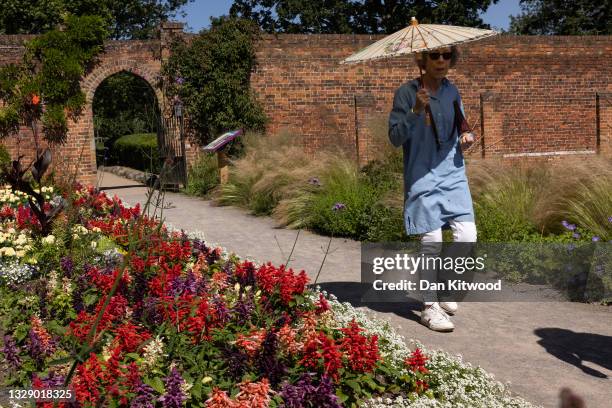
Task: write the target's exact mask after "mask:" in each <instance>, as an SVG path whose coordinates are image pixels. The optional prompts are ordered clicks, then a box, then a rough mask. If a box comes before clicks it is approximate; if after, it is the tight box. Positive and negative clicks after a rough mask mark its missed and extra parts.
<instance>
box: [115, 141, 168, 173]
mask: <svg viewBox="0 0 612 408" xmlns="http://www.w3.org/2000/svg"><path fill="white" fill-rule="evenodd" d="M112 159H113V162H115V163H116V164H119V165H121V166H126V167H131V168H133V169H138V170H143V171H150V172H152V173H159V171H160V168H161V163H160V158H159V148H158V147H157V135H156V134H155V133H138V134H135V135H126V136H122V137H120V138H119V139H117V140H116V141H115V143H114V144H113V150H112Z"/></svg>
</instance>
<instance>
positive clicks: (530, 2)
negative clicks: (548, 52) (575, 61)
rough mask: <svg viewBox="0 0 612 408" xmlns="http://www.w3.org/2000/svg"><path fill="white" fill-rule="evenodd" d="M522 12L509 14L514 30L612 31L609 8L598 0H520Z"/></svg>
mask: <svg viewBox="0 0 612 408" xmlns="http://www.w3.org/2000/svg"><path fill="white" fill-rule="evenodd" d="M521 9H522V13H521V14H520V15H518V16H511V17H510V32H511V33H513V34H539V35H546V34H550V35H588V34H590V35H601V34H608V35H609V34H612V16H611V15H610V13H611V10H612V8H610V3H609V2H605V1H600V0H573V1H567V0H521Z"/></svg>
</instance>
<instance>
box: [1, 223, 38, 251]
mask: <svg viewBox="0 0 612 408" xmlns="http://www.w3.org/2000/svg"><path fill="white" fill-rule="evenodd" d="M31 249H32V238H31V237H30V235H29V233H28V232H26V231H16V230H15V228H13V227H10V228H7V229H6V230H4V229H0V256H2V257H15V258H23V257H24V256H25V255H26V253H27V252H28V251H30V250H31Z"/></svg>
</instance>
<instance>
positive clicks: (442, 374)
mask: <svg viewBox="0 0 612 408" xmlns="http://www.w3.org/2000/svg"><path fill="white" fill-rule="evenodd" d="M323 294H325V292H323ZM317 298H318V294H317ZM329 298H330V300H329V303H330V306H331V308H332V310H333V311H334V315H335V319H336V322H337V323H338V324H339V325H342V326H345V325H346V324H348V322H350V321H351V320H353V319H355V321H356V322H358V323H359V325H360V326H361V327H363V328H364V329H365V330H366V331H367V333H368V334H369V335H372V334H376V335H378V339H379V340H378V345H379V351H380V353H381V356H383V357H384V358H385V359H386V360H387V361H390V362H391V364H392V365H393V367H394V368H395V370H397V371H396V374H397V375H398V376H401V375H403V374H406V373H407V369H406V368H405V366H404V360H405V359H406V357H408V356H409V355H410V354H411V352H412V350H411V349H410V348H409V347H408V345H407V344H406V342H405V340H404V337H403V336H401V335H399V334H398V333H397V332H396V331H395V330H394V329H393V328H392V327H391V325H390V324H389V322H387V321H384V320H382V319H380V318H377V317H369V316H368V314H367V313H366V312H364V311H362V310H358V309H355V308H354V307H353V306H352V305H351V304H350V303H348V302H344V303H340V302H338V301H337V300H336V298H335V296H333V295H330V296H329ZM409 342H410V343H411V344H412V346H413V347H412V349H415V348H416V347H418V348H420V349H422V350H423V352H424V353H425V354H426V355H427V356H428V358H429V361H428V363H427V368H429V370H430V372H431V376H432V382H434V383H436V384H440V386H438V387H437V388H436V391H437V392H440V393H441V394H442V398H441V399H439V400H438V399H430V398H428V397H427V396H424V395H421V396H419V397H416V396H414V398H405V397H402V396H397V397H395V398H373V399H371V400H369V401H367V403H366V404H365V407H368V408H386V407H395V408H404V407H411V408H414V407H416V408H429V407H439V408H472V407H483V408H485V407H486V408H533V407H534V405H532V404H531V403H529V402H527V401H525V400H523V399H522V398H519V397H512V396H510V394H509V390H508V387H507V386H505V385H503V384H502V383H500V382H499V381H496V380H495V378H494V377H493V376H492V375H491V374H489V373H487V372H486V371H485V370H483V369H482V368H481V367H474V366H472V365H471V364H469V363H464V362H463V361H462V360H461V357H459V356H457V357H455V356H451V355H449V354H448V353H446V352H444V351H441V350H435V351H429V350H427V348H426V347H424V346H423V344H421V343H420V342H418V341H416V340H413V339H410V340H409ZM395 370H394V371H395Z"/></svg>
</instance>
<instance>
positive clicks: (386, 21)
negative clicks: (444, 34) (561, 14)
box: [230, 0, 497, 34]
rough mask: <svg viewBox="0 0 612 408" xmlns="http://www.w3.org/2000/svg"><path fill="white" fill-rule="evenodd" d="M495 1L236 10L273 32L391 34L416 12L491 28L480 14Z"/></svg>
mask: <svg viewBox="0 0 612 408" xmlns="http://www.w3.org/2000/svg"><path fill="white" fill-rule="evenodd" d="M491 3H497V0H492V1H491V0H478V1H470V2H465V1H457V0H453V1H444V2H421V1H413V0H404V1H399V2H397V1H396V2H386V1H385V2H381V1H348V0H332V1H328V0H315V1H306V0H297V1H296V0H281V1H274V2H273V1H269V0H234V4H233V5H232V7H231V9H230V15H231V16H236V17H243V18H248V19H251V20H253V21H255V22H256V23H257V24H258V25H259V26H260V27H261V28H262V30H264V31H267V32H269V33H274V32H284V33H327V34H341V33H345V34H346V33H359V34H376V33H386V34H391V33H392V32H395V31H398V30H400V29H402V28H404V27H406V25H407V24H408V22H409V21H410V17H412V16H417V18H418V19H419V21H420V22H421V23H436V24H452V25H461V26H471V27H480V28H489V25H488V24H484V22H483V20H482V18H481V17H480V15H481V14H482V13H483V12H485V11H486V10H487V9H488V7H489V5H491Z"/></svg>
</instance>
